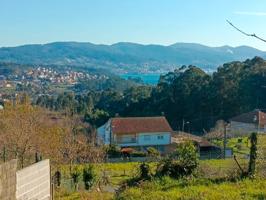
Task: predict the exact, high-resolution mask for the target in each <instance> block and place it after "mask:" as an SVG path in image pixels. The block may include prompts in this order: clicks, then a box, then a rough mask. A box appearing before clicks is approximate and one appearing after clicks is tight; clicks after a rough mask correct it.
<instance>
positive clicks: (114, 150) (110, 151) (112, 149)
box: [106, 144, 121, 157]
mask: <svg viewBox="0 0 266 200" xmlns="http://www.w3.org/2000/svg"><path fill="white" fill-rule="evenodd" d="M106 153H107V155H108V156H110V157H119V156H121V151H120V148H119V147H118V146H116V145H113V144H112V145H110V146H108V147H107V148H106Z"/></svg>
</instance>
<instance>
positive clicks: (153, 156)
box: [147, 147, 160, 158]
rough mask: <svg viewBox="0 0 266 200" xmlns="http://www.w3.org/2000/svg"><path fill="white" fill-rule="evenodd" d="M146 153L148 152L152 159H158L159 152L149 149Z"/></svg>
mask: <svg viewBox="0 0 266 200" xmlns="http://www.w3.org/2000/svg"><path fill="white" fill-rule="evenodd" d="M147 152H148V155H149V156H150V157H152V158H158V157H159V156H160V152H159V151H158V150H157V149H155V148H153V147H149V148H148V149H147Z"/></svg>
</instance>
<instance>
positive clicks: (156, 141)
mask: <svg viewBox="0 0 266 200" xmlns="http://www.w3.org/2000/svg"><path fill="white" fill-rule="evenodd" d="M172 131H173V130H172V128H171V127H170V125H169V123H168V121H167V120H166V118H165V117H126V118H120V117H117V118H111V119H109V120H108V121H107V122H106V123H105V124H104V125H103V126H101V127H99V128H98V129H97V136H98V142H99V143H103V144H106V145H109V144H114V145H117V146H120V147H121V148H124V147H131V148H134V149H136V150H146V149H147V148H148V147H154V148H156V149H157V150H159V151H160V152H164V151H165V150H166V148H167V146H168V145H169V144H171V133H172Z"/></svg>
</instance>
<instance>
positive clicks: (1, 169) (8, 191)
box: [0, 160, 17, 200]
mask: <svg viewBox="0 0 266 200" xmlns="http://www.w3.org/2000/svg"><path fill="white" fill-rule="evenodd" d="M16 170H17V160H11V161H9V162H6V163H4V164H1V165H0V199H1V200H15V199H16Z"/></svg>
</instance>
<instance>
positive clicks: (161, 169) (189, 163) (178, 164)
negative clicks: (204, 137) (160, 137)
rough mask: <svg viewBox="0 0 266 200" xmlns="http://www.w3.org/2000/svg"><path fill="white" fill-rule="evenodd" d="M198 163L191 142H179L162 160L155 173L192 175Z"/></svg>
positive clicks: (180, 175)
mask: <svg viewBox="0 0 266 200" xmlns="http://www.w3.org/2000/svg"><path fill="white" fill-rule="evenodd" d="M198 165H199V161H198V155H197V152H196V148H195V146H194V144H193V143H192V142H189V141H188V142H185V143H182V144H180V145H179V146H178V147H177V149H176V151H175V152H174V153H173V154H172V155H171V156H170V157H168V158H166V159H164V160H162V162H161V163H159V166H158V168H157V175H159V176H165V175H167V176H170V177H172V178H180V177H183V176H189V175H192V174H193V172H194V171H195V170H196V169H197V167H198Z"/></svg>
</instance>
